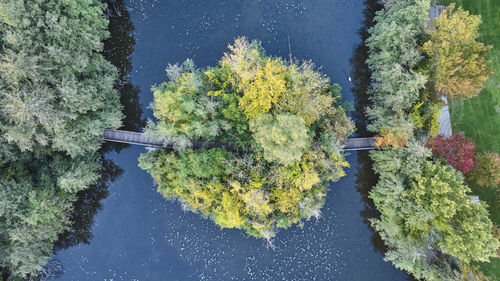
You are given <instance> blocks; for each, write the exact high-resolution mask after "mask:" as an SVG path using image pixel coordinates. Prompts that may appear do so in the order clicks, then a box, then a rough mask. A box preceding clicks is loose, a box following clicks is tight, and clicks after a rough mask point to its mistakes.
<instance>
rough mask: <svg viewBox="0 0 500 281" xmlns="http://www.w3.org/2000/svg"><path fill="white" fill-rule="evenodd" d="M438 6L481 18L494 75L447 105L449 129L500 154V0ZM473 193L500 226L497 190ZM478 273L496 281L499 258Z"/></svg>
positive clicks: (499, 277) (464, 0)
mask: <svg viewBox="0 0 500 281" xmlns="http://www.w3.org/2000/svg"><path fill="white" fill-rule="evenodd" d="M438 2H440V3H441V4H442V5H447V4H449V3H453V2H455V3H457V4H458V5H461V6H462V7H463V8H464V10H467V11H469V12H470V13H471V14H474V15H481V16H482V20H483V23H482V24H481V27H480V30H479V31H480V33H481V36H480V38H479V40H480V41H481V42H483V43H485V44H486V45H494V48H493V49H492V50H491V52H490V54H489V55H488V58H489V59H490V60H491V61H492V62H491V65H492V67H493V71H494V72H495V73H494V74H492V75H491V76H490V79H489V80H488V82H487V83H486V88H485V89H484V90H483V91H482V92H481V94H479V95H478V96H476V97H474V98H472V99H469V100H466V101H453V102H451V103H450V115H451V124H452V130H453V132H454V133H456V132H464V133H465V135H466V136H468V137H470V138H472V139H473V140H474V141H475V142H476V144H477V146H478V150H479V151H493V152H497V153H499V154H500V0H456V1H450V0H439V1H438ZM470 187H471V188H472V191H473V193H474V194H477V195H479V198H481V200H483V201H486V202H487V203H488V205H489V206H490V208H489V210H490V214H491V219H492V221H493V223H495V224H497V225H500V204H499V200H500V187H499V188H497V189H492V188H489V189H485V188H481V187H479V186H475V185H474V184H470ZM481 271H483V272H484V273H485V274H486V275H488V276H490V277H492V279H493V280H500V259H494V260H493V261H492V262H491V263H484V264H481Z"/></svg>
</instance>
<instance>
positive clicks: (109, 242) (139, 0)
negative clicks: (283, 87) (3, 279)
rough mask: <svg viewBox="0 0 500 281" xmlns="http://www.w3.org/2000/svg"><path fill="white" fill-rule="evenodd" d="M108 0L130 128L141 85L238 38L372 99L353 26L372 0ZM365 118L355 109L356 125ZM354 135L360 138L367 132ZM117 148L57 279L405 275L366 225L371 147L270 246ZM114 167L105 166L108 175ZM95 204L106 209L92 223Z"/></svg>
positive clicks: (112, 49)
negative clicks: (166, 185) (166, 191)
mask: <svg viewBox="0 0 500 281" xmlns="http://www.w3.org/2000/svg"><path fill="white" fill-rule="evenodd" d="M108 2H109V4H110V6H109V8H108V14H109V15H110V16H112V18H111V23H110V24H111V26H110V29H111V35H112V37H111V39H109V40H108V41H107V42H106V50H105V51H104V54H106V56H107V58H108V59H109V60H111V61H112V62H113V63H114V64H115V65H116V66H117V68H118V69H119V73H120V81H119V83H117V88H118V89H120V92H121V95H122V104H123V105H124V109H125V114H126V115H127V120H126V121H125V128H126V129H129V130H135V131H139V129H140V128H141V127H142V126H143V120H142V119H140V118H139V117H140V116H141V106H140V105H139V102H138V100H139V98H140V100H141V104H142V106H145V105H147V104H149V102H150V100H151V97H152V95H151V93H150V92H149V91H144V92H143V93H140V90H139V87H140V88H141V89H149V88H150V86H151V85H153V84H156V83H161V82H162V81H164V79H165V73H164V69H165V67H166V65H167V64H169V63H172V64H173V63H178V62H182V61H184V60H185V59H186V58H188V57H191V58H194V59H195V62H196V63H197V65H198V66H200V67H204V66H207V65H213V64H215V63H216V62H217V60H218V59H219V58H220V57H221V56H222V54H223V52H225V51H226V46H227V44H228V43H231V42H233V40H234V38H235V37H237V36H241V35H246V36H248V37H249V38H250V39H260V40H262V43H263V46H264V48H265V49H266V51H267V52H268V54H269V55H279V56H283V57H288V55H289V53H290V50H291V52H292V54H293V56H295V57H298V58H299V59H312V60H313V62H315V63H317V64H318V65H322V66H323V69H322V71H323V72H324V73H325V74H326V75H328V76H329V77H331V78H332V81H334V82H338V83H339V84H340V85H341V86H342V87H343V88H344V91H343V94H344V99H345V100H353V96H352V93H351V91H350V88H351V86H353V92H354V100H355V102H356V106H357V109H359V107H360V106H361V107H363V106H364V105H365V104H366V103H367V100H366V99H365V101H364V103H363V101H360V98H361V99H363V98H366V97H365V96H363V95H364V92H365V91H366V87H367V83H368V82H369V73H368V72H367V69H366V66H365V65H364V59H365V57H366V50H364V51H363V48H364V46H363V45H362V44H361V45H359V43H360V41H361V40H360V39H361V38H360V36H359V35H358V34H357V33H356V31H357V30H358V29H359V28H361V27H363V26H364V27H363V29H362V32H365V33H366V27H367V26H369V24H368V23H367V22H369V21H367V22H362V21H363V16H364V15H363V10H365V15H367V14H368V15H370V16H371V15H372V12H373V11H374V10H375V8H374V7H375V6H374V5H375V4H374V2H375V1H369V2H367V3H365V5H366V7H365V5H364V4H363V0H349V1H348V0H334V1H332V0H315V1H300V0H260V1H259V0H249V1H223V0H220V1H213V0H210V1H209V0H184V1H178V0H161V1H158V0H128V1H126V6H127V7H125V6H124V5H123V2H122V1H118V0H117V1H111V0H110V1H108ZM129 13H130V14H129ZM132 22H133V23H134V26H133V25H132ZM363 30H365V31H363ZM132 31H133V35H134V37H135V40H134V38H133V37H132V36H131V35H132ZM361 37H363V33H361ZM288 38H290V40H289V41H288ZM135 41H137V42H135ZM135 43H136V44H135ZM134 44H135V45H134ZM289 44H290V48H289ZM353 48H356V49H355V50H354V54H353ZM130 54H132V55H130ZM350 56H353V58H352V59H351V61H350V64H349V60H348V58H349V57H350ZM131 62H132V64H131ZM132 65H133V69H132ZM351 67H352V73H351V74H349V73H350V70H349V69H350V68H351ZM367 74H368V76H367ZM349 76H352V78H353V81H352V82H353V85H351V83H350V82H349V80H348V78H349ZM136 85H137V86H136ZM127 102H128V104H127ZM358 103H359V105H358ZM142 109H143V110H144V112H143V113H142V115H143V116H145V117H151V112H150V110H147V109H146V107H142ZM358 111H359V110H358ZM362 118H363V117H362V116H357V115H356V116H355V119H356V121H357V122H359V121H358V120H362ZM361 127H362V126H361ZM358 132H359V133H360V134H361V135H363V134H364V133H363V129H360V130H359V131H358ZM110 149H111V148H106V149H104V150H103V151H110ZM114 151H115V152H110V153H107V154H106V156H107V157H108V158H107V159H110V160H109V161H114V163H117V164H119V165H120V166H121V168H122V169H123V173H122V174H121V176H120V177H119V178H118V179H116V181H114V182H111V181H112V180H114V177H108V180H104V179H105V178H106V177H105V176H104V175H103V182H104V181H105V182H107V183H108V184H109V186H108V187H105V184H103V185H102V188H101V189H97V190H96V191H95V192H96V193H97V194H92V195H91V194H87V195H85V196H84V194H82V200H81V201H80V202H81V204H82V205H81V206H82V207H81V208H80V209H78V210H80V212H79V213H80V214H81V215H82V216H81V218H80V217H78V216H76V217H75V220H77V221H78V220H82V223H81V224H82V226H79V227H77V229H76V230H73V231H72V232H71V233H69V234H68V235H67V236H66V237H70V238H68V239H62V240H61V242H60V244H61V246H60V247H59V248H60V249H61V250H60V251H59V252H58V254H57V256H56V258H57V260H59V261H60V263H59V265H62V266H63V269H64V274H62V275H60V276H59V278H57V280H59V281H60V280H78V281H80V280H105V279H107V280H111V279H113V280H314V279H315V280H354V281H355V280H363V281H365V280H395V281H397V280H404V279H405V278H406V274H404V273H402V272H401V271H399V270H397V269H395V268H394V267H393V266H392V265H391V264H389V263H386V262H384V261H383V256H382V255H381V254H380V252H381V251H383V248H378V246H376V247H375V251H374V250H373V248H374V247H373V246H372V244H374V243H373V241H374V239H373V237H374V233H373V232H372V231H370V229H369V228H368V227H367V220H368V219H369V218H371V217H374V216H376V215H377V214H376V213H374V209H373V206H371V205H370V201H369V200H368V199H367V192H368V191H369V189H370V188H371V186H372V185H373V184H374V182H375V179H374V178H373V174H371V166H370V163H369V162H368V158H367V155H366V153H364V154H363V153H352V154H351V155H350V156H349V157H348V160H349V162H350V163H351V165H352V168H351V169H350V170H348V171H347V175H346V177H344V178H342V179H341V180H340V181H339V182H338V183H335V184H332V186H331V190H330V191H329V193H328V196H327V199H326V203H325V206H324V208H323V210H322V211H323V217H322V218H320V219H319V220H317V221H314V220H312V221H308V222H305V223H304V225H303V227H302V228H300V227H292V228H290V229H288V230H284V231H281V232H280V233H279V234H278V236H277V238H276V240H275V245H276V249H275V250H272V249H268V248H266V247H265V243H264V242H263V241H261V240H257V239H253V238H247V237H244V236H242V233H241V231H238V230H227V229H224V230H221V229H220V228H218V227H217V226H216V225H214V224H213V223H212V222H211V221H209V220H206V219H204V218H202V217H200V216H199V215H197V214H193V213H190V212H184V211H182V210H181V208H180V206H179V205H178V203H176V202H171V201H166V200H165V199H163V198H162V196H161V195H160V194H158V193H157V192H156V190H155V187H154V185H153V182H152V180H151V178H150V176H149V175H148V174H147V173H145V172H144V171H142V170H140V169H139V168H138V167H137V157H138V156H139V154H140V153H142V152H144V148H142V147H137V146H135V147H134V146H132V147H129V148H127V149H123V150H121V149H120V148H115V149H114ZM117 151H121V152H120V153H119V154H118V153H117ZM119 171H120V169H117V170H116V171H115V172H113V168H111V167H110V173H109V174H110V175H118V174H119ZM356 171H357V173H356ZM108 193H109V196H108V195H107V194H108ZM360 194H361V195H360ZM106 196H107V198H106ZM86 200H87V202H85V201H86ZM91 202H92V203H91ZM86 204H87V205H89V207H88V208H89V210H88V212H87V213H85V211H86V210H85V208H86V207H84V206H85V205H86ZM100 205H103V206H102V210H101V211H100V212H98V213H97V214H96V215H95V217H94V218H93V219H92V218H91V217H92V213H95V212H97V211H98V210H99V208H101V207H100ZM359 214H361V216H360V215H359ZM83 225H85V227H84V226H83ZM90 225H92V233H91V232H90V231H89V227H90ZM78 228H79V229H80V230H78ZM77 243H79V244H78V245H77V246H74V247H69V248H66V249H63V248H64V247H65V246H70V245H75V244H77ZM85 243H88V244H85ZM375 245H377V244H376V243H375Z"/></svg>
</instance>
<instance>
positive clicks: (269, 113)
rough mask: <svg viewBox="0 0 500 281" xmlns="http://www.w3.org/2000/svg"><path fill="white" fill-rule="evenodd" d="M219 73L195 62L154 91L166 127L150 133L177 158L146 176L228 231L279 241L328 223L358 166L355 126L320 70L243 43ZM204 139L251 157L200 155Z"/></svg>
mask: <svg viewBox="0 0 500 281" xmlns="http://www.w3.org/2000/svg"><path fill="white" fill-rule="evenodd" d="M229 50H230V51H229V52H228V53H226V54H225V55H224V57H223V58H222V60H221V61H220V62H219V65H218V66H216V67H211V68H207V69H205V70H200V69H197V68H195V67H194V64H193V62H192V61H190V60H187V61H186V62H184V63H183V64H182V65H170V66H169V67H168V68H167V75H168V78H169V81H168V82H166V83H163V84H162V85H159V86H156V87H154V88H153V91H154V102H153V103H152V108H153V109H154V114H155V117H156V118H157V119H158V121H157V122H156V123H150V124H149V127H148V130H147V133H149V134H151V135H155V136H156V137H160V138H166V139H170V140H172V141H174V142H175V143H176V145H175V149H176V153H171V152H168V151H164V150H157V151H153V152H149V153H147V154H143V155H141V157H140V166H141V167H142V168H143V169H146V170H147V171H148V172H149V173H150V174H151V175H152V176H153V178H154V179H155V182H156V183H157V184H158V191H159V192H161V193H162V194H163V195H164V196H165V197H166V198H177V199H179V201H180V202H181V203H182V204H183V206H184V207H186V208H187V209H189V210H192V211H195V212H198V213H201V214H202V215H204V216H205V217H208V218H210V219H212V220H213V221H214V222H215V223H216V224H218V225H219V226H221V227H223V228H239V229H243V230H244V231H245V232H246V233H248V234H249V235H252V236H255V237H262V238H267V239H271V238H272V237H273V236H274V235H275V233H276V230H277V228H287V227H289V226H291V225H292V224H294V223H298V222H300V221H301V219H304V218H305V219H309V218H311V217H319V216H320V213H321V212H320V209H321V206H322V205H323V202H324V198H325V195H326V186H327V184H328V181H329V180H337V179H338V178H339V177H341V176H343V175H344V172H343V167H346V166H348V163H347V162H345V160H344V159H343V155H342V150H341V145H340V143H341V142H342V141H343V140H345V139H346V137H347V136H348V135H349V134H350V133H351V132H352V131H353V124H352V122H351V121H350V119H349V118H348V117H347V116H346V114H345V111H344V109H343V108H342V106H341V105H340V94H339V92H340V87H339V86H338V85H333V86H332V85H330V81H329V79H328V78H327V77H325V76H324V75H323V74H321V73H319V72H317V71H315V70H314V65H313V64H312V63H311V62H303V63H298V62H297V61H284V60H282V59H280V58H274V57H268V56H266V55H265V53H264V50H263V48H262V47H261V45H260V43H259V42H258V41H252V42H248V41H247V40H246V38H238V39H236V41H235V43H234V44H233V45H230V46H229ZM194 139H204V140H214V141H222V142H227V143H231V144H235V145H237V146H239V147H240V148H242V149H241V151H237V152H234V151H233V152H231V151H227V150H226V149H224V148H212V149H206V148H202V149H197V150H193V149H191V148H190V141H191V140H194Z"/></svg>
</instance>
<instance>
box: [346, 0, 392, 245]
mask: <svg viewBox="0 0 500 281" xmlns="http://www.w3.org/2000/svg"><path fill="white" fill-rule="evenodd" d="M365 7H366V8H365V10H364V11H363V14H364V15H365V20H364V22H363V27H362V28H361V29H360V30H359V31H358V34H359V35H360V37H361V40H362V41H361V43H360V44H359V45H358V46H357V47H356V48H355V49H354V52H353V56H352V57H351V59H350V62H351V66H352V78H353V79H352V83H353V87H352V92H353V94H354V100H355V109H356V110H355V112H354V116H353V118H354V121H355V122H356V128H357V133H358V136H360V137H370V136H373V134H372V133H371V132H368V131H367V129H366V126H367V125H368V123H369V120H368V118H367V116H366V114H365V108H366V107H367V106H369V105H370V100H369V98H368V93H367V92H368V88H369V86H370V79H371V72H370V70H369V68H368V65H367V64H366V59H367V58H368V47H367V46H366V45H365V40H366V39H367V38H368V37H369V34H368V29H369V28H370V27H371V26H373V24H374V22H373V18H374V16H375V12H376V11H378V10H380V9H381V8H382V6H381V5H380V4H379V3H378V1H377V0H366V1H365ZM357 161H358V169H357V172H356V190H357V191H358V192H359V193H360V195H361V201H362V202H363V204H364V210H362V211H361V212H360V216H361V217H362V218H363V222H364V223H365V224H366V225H367V226H368V227H369V228H370V229H371V230H372V232H373V234H372V236H371V239H370V240H371V243H372V245H373V248H374V250H376V251H378V252H380V253H382V254H385V252H386V247H385V245H384V242H383V241H382V239H381V238H380V235H379V234H378V233H377V232H376V231H375V230H374V229H373V228H372V227H371V223H370V219H373V218H376V217H378V216H379V215H380V213H379V212H378V211H377V209H376V208H375V205H374V203H373V200H371V199H370V198H369V197H368V196H369V193H370V191H371V189H372V187H373V186H374V185H375V184H377V181H378V178H377V176H376V175H375V174H374V173H373V170H372V164H373V163H372V161H371V159H370V156H369V153H368V151H360V152H358V159H357Z"/></svg>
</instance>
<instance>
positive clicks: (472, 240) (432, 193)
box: [402, 162, 498, 262]
mask: <svg viewBox="0 0 500 281" xmlns="http://www.w3.org/2000/svg"><path fill="white" fill-rule="evenodd" d="M469 192H470V188H469V187H468V186H466V185H464V183H463V176H462V175H461V174H460V173H458V172H457V171H455V170H454V169H453V168H451V167H449V166H443V165H439V164H434V163H431V162H426V163H425V165H424V166H423V169H422V174H421V175H416V176H415V178H414V180H413V181H412V183H411V186H410V188H409V189H407V190H405V191H404V192H403V194H402V200H404V203H405V205H406V207H405V208H403V212H404V214H405V229H406V230H407V231H408V233H409V235H410V236H411V237H414V238H415V239H425V240H429V241H432V240H435V239H437V241H436V242H434V243H435V244H434V243H432V242H431V245H432V246H433V248H436V247H440V248H441V249H442V250H443V252H445V253H447V254H449V255H451V256H453V257H455V258H457V259H458V260H460V261H462V262H471V261H489V258H490V257H494V256H496V250H497V248H498V240H497V239H496V237H493V235H492V234H491V229H492V223H491V220H490V219H489V216H488V211H487V209H486V204H485V203H483V202H478V203H473V202H472V200H471V198H470V197H469V196H468V195H467V194H468V193H469Z"/></svg>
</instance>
